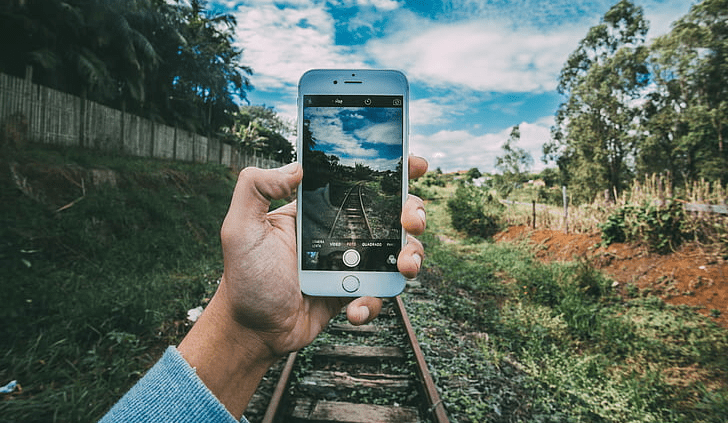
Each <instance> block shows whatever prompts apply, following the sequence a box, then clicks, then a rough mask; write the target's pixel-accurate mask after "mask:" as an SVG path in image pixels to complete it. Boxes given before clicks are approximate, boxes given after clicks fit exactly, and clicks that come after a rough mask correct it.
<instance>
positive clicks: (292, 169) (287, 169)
mask: <svg viewBox="0 0 728 423" xmlns="http://www.w3.org/2000/svg"><path fill="white" fill-rule="evenodd" d="M278 171H280V172H283V173H289V174H294V173H296V172H298V163H296V162H293V163H289V164H287V165H285V166H283V167H279V168H278Z"/></svg>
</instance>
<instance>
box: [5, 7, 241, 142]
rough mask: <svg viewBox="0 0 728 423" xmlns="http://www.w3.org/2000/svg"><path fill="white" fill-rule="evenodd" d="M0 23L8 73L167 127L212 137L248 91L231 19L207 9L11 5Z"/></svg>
mask: <svg viewBox="0 0 728 423" xmlns="http://www.w3.org/2000/svg"><path fill="white" fill-rule="evenodd" d="M0 21H2V22H3V23H4V24H7V26H6V27H5V29H6V34H5V35H4V36H3V37H0V50H2V51H3V55H2V56H1V57H0V69H3V71H4V72H7V73H10V74H12V75H15V76H19V77H22V76H24V74H25V69H26V66H32V67H33V79H34V82H36V83H40V84H41V85H45V86H49V87H51V88H54V89H58V90H60V91H64V92H68V93H72V94H74V95H78V96H83V97H88V98H89V99H91V100H95V101H98V102H101V103H103V104H106V105H110V106H112V107H114V108H117V109H124V110H126V111H127V112H133V113H135V114H138V115H141V116H143V117H147V118H150V119H153V120H161V121H164V122H165V123H167V124H168V125H170V126H179V127H183V128H185V129H188V130H192V131H202V132H205V133H209V134H211V133H216V132H217V131H219V130H220V129H221V128H223V127H228V126H230V124H231V115H232V113H234V112H235V111H237V108H238V107H237V105H236V104H235V101H236V100H238V99H245V96H246V92H247V91H248V90H249V89H250V81H249V80H248V77H247V76H248V75H250V74H251V73H252V70H251V69H250V68H248V67H246V66H243V65H241V64H240V63H239V60H240V55H241V50H240V49H238V48H236V47H235V46H234V45H233V35H234V28H235V24H236V22H235V17H234V16H233V15H230V14H219V13H216V12H214V11H212V10H209V9H207V8H206V2H205V1H204V0H191V1H189V2H165V1H157V0H113V1H112V0H44V1H10V2H3V4H2V5H1V6H0Z"/></svg>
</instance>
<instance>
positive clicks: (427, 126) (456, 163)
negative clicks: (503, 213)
mask: <svg viewBox="0 0 728 423" xmlns="http://www.w3.org/2000/svg"><path fill="white" fill-rule="evenodd" d="M617 1H618V0H550V1H545V0H435V1H423V0H416V1H415V0H328V1H324V0H287V1H271V0H211V1H210V3H208V7H209V8H210V9H211V10H213V11H217V12H225V13H231V14H233V15H234V16H235V17H236V19H237V27H236V29H235V31H236V41H235V43H236V44H235V45H236V47H238V48H241V49H242V50H243V53H242V60H241V62H242V63H243V64H244V65H246V66H249V67H251V68H252V69H253V71H254V74H253V75H252V76H250V81H251V82H252V84H253V86H254V89H253V90H252V91H250V92H249V93H248V101H249V102H250V103H251V104H254V105H266V106H269V107H273V108H274V109H275V110H276V112H278V114H279V115H280V116H282V117H283V118H285V119H287V120H289V121H291V122H295V119H296V95H297V83H298V79H299V78H300V76H301V75H302V74H303V73H304V72H305V71H307V70H309V69H315V68H336V69H341V68H373V69H397V70H401V71H403V72H404V73H405V75H407V78H408V80H409V83H410V108H409V110H410V140H409V141H410V153H412V154H416V155H419V156H422V157H425V158H426V159H427V160H428V161H429V163H430V169H431V170H434V169H436V168H440V169H441V170H442V171H443V172H453V171H457V170H468V169H471V168H474V167H476V168H478V169H479V170H480V171H481V172H489V173H490V172H495V162H496V157H497V156H499V155H502V154H503V151H502V150H501V146H502V145H503V143H504V142H505V141H506V140H507V139H508V136H509V134H510V132H511V128H512V127H513V126H514V125H519V126H520V132H521V139H520V142H519V143H518V144H516V145H517V146H518V147H521V148H523V149H525V150H526V151H528V152H529V153H530V154H531V156H532V157H533V159H534V165H533V167H532V168H531V171H533V172H538V171H540V170H542V169H544V168H545V167H547V166H550V167H553V166H554V164H553V163H550V164H545V163H543V162H542V160H541V157H542V151H541V147H542V145H543V144H544V143H545V142H547V141H548V139H549V137H550V130H551V129H550V128H551V126H552V125H553V122H554V115H555V113H556V109H557V108H558V106H559V104H560V103H561V102H562V101H563V100H564V99H563V98H562V97H561V96H560V95H559V94H558V93H557V91H556V86H557V84H558V75H559V72H560V70H561V68H562V66H563V64H564V63H565V62H566V59H567V58H568V56H569V54H570V53H571V52H573V51H574V50H575V49H576V47H577V45H578V43H579V41H580V40H581V39H582V38H583V37H584V36H585V35H586V34H587V31H588V30H589V28H591V27H592V26H594V25H597V24H599V22H600V19H601V17H602V16H603V15H604V13H606V12H607V11H608V10H609V8H610V7H611V6H612V5H614V4H616V3H617ZM633 2H634V3H635V4H636V5H638V6H641V7H642V8H643V10H644V14H645V17H646V18H647V20H648V21H649V22H650V32H649V34H648V38H650V39H651V38H654V37H657V36H660V35H663V34H665V33H667V32H669V30H670V25H671V24H672V23H673V22H674V21H675V20H677V19H679V18H680V17H682V16H684V15H685V14H687V12H688V11H689V10H690V6H691V5H693V4H695V3H696V1H695V0H633Z"/></svg>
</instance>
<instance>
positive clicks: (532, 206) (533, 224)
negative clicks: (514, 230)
mask: <svg viewBox="0 0 728 423" xmlns="http://www.w3.org/2000/svg"><path fill="white" fill-rule="evenodd" d="M531 208H532V211H533V222H531V226H532V227H533V229H536V200H531Z"/></svg>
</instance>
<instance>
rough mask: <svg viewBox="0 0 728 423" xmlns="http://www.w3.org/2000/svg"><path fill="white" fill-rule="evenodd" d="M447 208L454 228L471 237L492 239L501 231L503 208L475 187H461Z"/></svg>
mask: <svg viewBox="0 0 728 423" xmlns="http://www.w3.org/2000/svg"><path fill="white" fill-rule="evenodd" d="M447 208H448V210H449V211H450V218H451V219H452V225H453V227H454V228H455V229H456V230H458V231H461V232H465V233H466V234H468V235H470V236H479V237H482V238H490V237H492V236H493V235H495V234H496V233H497V232H498V231H500V230H501V227H502V223H501V215H502V212H503V206H502V205H501V204H500V203H498V202H497V201H494V200H493V197H492V196H490V195H489V194H487V193H486V192H485V191H483V190H482V189H480V188H477V187H475V186H473V185H470V184H462V185H460V186H459V187H458V188H457V190H456V191H455V194H454V195H453V197H452V198H451V199H450V200H448V201H447Z"/></svg>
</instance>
